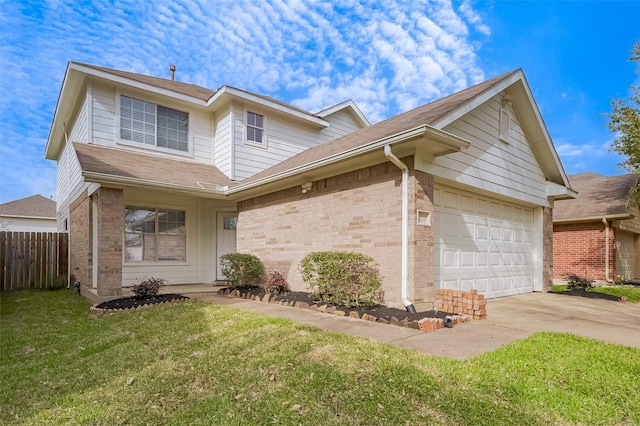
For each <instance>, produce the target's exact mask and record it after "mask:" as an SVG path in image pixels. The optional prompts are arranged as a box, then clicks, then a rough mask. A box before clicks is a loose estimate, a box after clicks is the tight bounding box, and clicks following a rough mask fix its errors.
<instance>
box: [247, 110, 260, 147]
mask: <svg viewBox="0 0 640 426" xmlns="http://www.w3.org/2000/svg"><path fill="white" fill-rule="evenodd" d="M263 136H264V117H263V116H262V115H260V114H256V113H255V112H247V141H249V142H255V143H262V141H263Z"/></svg>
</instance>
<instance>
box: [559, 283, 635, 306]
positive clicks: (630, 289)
mask: <svg viewBox="0 0 640 426" xmlns="http://www.w3.org/2000/svg"><path fill="white" fill-rule="evenodd" d="M566 289H567V286H566V285H559V284H557V285H554V286H553V289H552V290H551V291H553V292H554V293H562V292H563V291H565V290H566ZM586 291H593V292H596V293H604V294H611V295H614V296H618V297H622V296H625V297H626V298H627V302H632V303H640V287H638V286H630V285H618V286H614V287H592V288H590V289H589V290H586Z"/></svg>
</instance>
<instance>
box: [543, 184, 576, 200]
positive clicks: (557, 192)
mask: <svg viewBox="0 0 640 426" xmlns="http://www.w3.org/2000/svg"><path fill="white" fill-rule="evenodd" d="M546 190H547V197H553V198H555V199H556V200H569V199H573V198H578V193H577V192H576V191H574V190H573V189H571V188H567V187H566V186H563V185H560V184H557V183H555V182H551V181H547V185H546Z"/></svg>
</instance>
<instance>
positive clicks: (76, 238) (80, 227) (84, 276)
mask: <svg viewBox="0 0 640 426" xmlns="http://www.w3.org/2000/svg"><path fill="white" fill-rule="evenodd" d="M69 251H70V253H69V256H70V258H71V260H70V262H71V271H70V274H73V277H74V279H75V280H76V281H80V284H81V285H82V286H83V287H86V288H91V287H92V283H91V262H92V259H91V199H90V198H89V196H88V195H87V191H84V192H83V193H82V194H81V195H80V196H79V197H78V198H76V199H75V200H74V201H73V202H72V203H71V205H70V206H69Z"/></svg>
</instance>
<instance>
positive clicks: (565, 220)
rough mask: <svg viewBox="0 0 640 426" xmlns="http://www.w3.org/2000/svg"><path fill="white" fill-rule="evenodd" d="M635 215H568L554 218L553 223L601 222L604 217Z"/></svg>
mask: <svg viewBox="0 0 640 426" xmlns="http://www.w3.org/2000/svg"><path fill="white" fill-rule="evenodd" d="M634 217H635V216H634V215H633V214H631V213H619V214H610V215H598V216H585V217H567V218H563V219H553V223H576V222H600V221H602V219H607V220H627V219H633V218H634Z"/></svg>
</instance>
